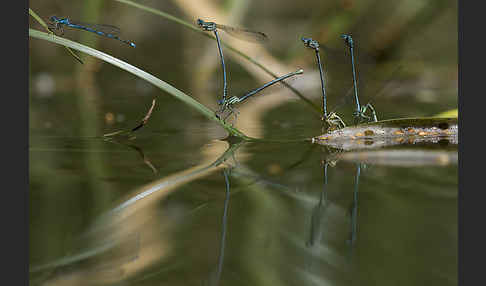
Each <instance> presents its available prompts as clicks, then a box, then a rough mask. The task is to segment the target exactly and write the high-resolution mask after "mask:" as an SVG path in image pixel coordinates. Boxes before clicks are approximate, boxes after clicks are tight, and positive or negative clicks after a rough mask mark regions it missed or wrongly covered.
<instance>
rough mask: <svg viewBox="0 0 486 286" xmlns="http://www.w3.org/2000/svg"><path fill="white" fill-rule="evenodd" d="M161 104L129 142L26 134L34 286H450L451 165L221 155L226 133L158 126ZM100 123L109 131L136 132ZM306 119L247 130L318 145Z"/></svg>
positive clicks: (312, 149)
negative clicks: (209, 136)
mask: <svg viewBox="0 0 486 286" xmlns="http://www.w3.org/2000/svg"><path fill="white" fill-rule="evenodd" d="M56 98H57V99H56ZM129 99H130V98H129V97H128V98H125V99H123V98H122V99H121V100H122V101H124V100H129ZM44 100H46V99H44V98H41V99H33V102H34V103H38V101H44ZM48 100H51V104H58V105H62V104H63V101H65V100H66V101H69V99H62V97H61V96H57V97H56V96H55V97H54V98H52V99H48ZM161 101H163V100H161ZM145 103H146V105H147V106H148V104H149V100H148V99H147V100H145ZM178 104H179V103H178V102H173V103H172V107H173V106H174V105H178ZM113 105H116V103H115V102H114V103H113ZM168 105H169V106H166V107H163V106H160V105H159V106H160V107H158V109H155V111H154V114H153V118H151V120H152V121H150V122H149V124H148V125H147V126H146V127H144V128H142V129H141V130H140V132H139V133H138V134H137V135H136V138H134V139H129V138H117V139H113V140H104V139H103V138H101V137H93V136H91V137H79V136H65V135H64V136H63V135H61V134H62V133H64V134H66V133H69V131H63V130H69V128H66V124H60V123H58V122H56V121H55V120H54V118H55V115H52V118H51V119H52V121H51V119H50V118H49V117H50V116H49V115H46V114H44V115H42V118H43V122H44V125H45V122H51V125H49V124H47V127H46V126H44V127H41V124H40V123H38V125H39V129H38V130H37V131H35V130H34V129H31V136H30V186H31V187H30V193H29V200H30V229H29V233H30V281H31V283H32V285H420V284H424V283H426V284H428V285H456V280H457V188H458V186H457V161H455V160H451V161H447V160H445V161H444V160H442V161H431V162H428V163H418V164H406V163H407V162H408V161H407V160H404V162H403V164H402V165H403V166H400V164H398V166H397V164H389V165H387V164H386V163H385V164H382V163H381V164H373V163H369V162H354V161H345V160H337V161H336V160H331V159H329V158H331V156H330V154H329V152H332V150H331V151H330V150H328V148H325V147H322V146H319V145H316V144H311V143H309V142H295V143H233V142H231V143H233V144H231V145H230V142H227V141H224V140H215V139H213V140H207V139H206V136H207V134H208V133H209V134H213V136H214V137H215V138H223V137H224V133H223V132H222V131H221V130H219V127H217V126H213V125H212V124H209V123H199V124H198V123H196V122H200V121H201V118H200V117H199V116H198V115H197V114H193V113H191V112H190V111H188V116H185V117H184V118H186V119H185V120H187V122H192V123H193V125H192V126H191V125H190V124H189V125H190V126H191V127H186V128H177V125H176V126H175V127H174V126H170V125H171V124H172V122H170V123H166V122H165V123H164V122H162V123H161V124H157V122H158V121H157V120H158V116H160V115H161V113H162V111H161V110H164V109H165V108H170V105H171V103H168ZM144 108H145V106H144ZM289 108H291V107H289ZM297 108H298V107H297ZM100 109H102V108H100ZM139 113H140V115H139V116H138V117H135V118H136V119H132V121H133V122H134V123H135V122H136V120H139V118H141V117H142V116H143V113H144V110H140V112H139ZM242 113H243V111H242ZM36 114H37V113H36ZM135 114H136V113H135ZM286 114H288V113H286ZM102 115H103V114H102V112H100V114H98V116H97V114H96V112H95V113H94V114H93V116H94V117H95V118H99V121H100V122H101V124H100V125H102V126H104V129H103V128H101V129H103V130H105V131H113V130H116V129H117V128H114V127H113V126H125V125H126V126H130V125H135V124H134V123H133V124H132V123H131V122H127V123H126V124H119V125H117V124H116V123H115V124H113V125H109V124H107V123H106V122H108V121H106V118H104V117H103V116H102ZM243 115H244V114H242V117H243ZM115 117H116V115H115ZM181 118H182V117H181ZM181 120H182V119H181ZM103 121H104V122H105V123H104V124H103ZM126 121H130V120H129V119H126ZM274 121H280V123H277V122H274ZM305 121H306V120H305V119H298V118H296V119H295V120H292V121H291V122H289V121H285V120H284V119H275V118H274V119H273V121H272V120H270V121H269V123H268V125H269V126H272V127H270V128H261V127H260V128H257V127H256V126H255V128H254V129H251V128H248V130H246V131H248V133H250V132H253V133H259V134H264V136H266V137H272V136H273V137H274V138H275V137H276V138H282V137H283V138H304V137H306V136H310V135H312V134H316V132H315V130H316V128H315V127H318V124H315V125H316V126H315V127H313V128H307V127H305V126H312V123H309V122H307V123H306V122H305ZM33 125H34V126H35V125H36V124H33ZM57 125H62V126H64V127H63V128H61V127H59V128H57ZM79 125H82V124H76V123H72V124H67V126H70V127H71V128H72V129H74V128H81V129H82V128H83V127H82V126H79ZM275 126H277V127H275ZM311 129H313V130H311ZM318 129H319V128H317V130H318ZM39 130H40V131H39ZM198 130H199V131H198ZM200 130H206V131H207V132H204V134H202V132H201V131H200ZM290 130H291V131H290ZM41 131H42V132H41ZM277 131H278V132H277ZM278 136H281V137H278ZM436 149H440V150H443V151H448V153H447V152H446V154H450V152H451V151H452V152H453V153H454V152H457V145H455V146H454V145H453V146H452V147H447V148H446V149H444V148H436ZM225 152H226V153H225Z"/></svg>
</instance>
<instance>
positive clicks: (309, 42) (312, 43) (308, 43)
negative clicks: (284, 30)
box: [302, 37, 319, 50]
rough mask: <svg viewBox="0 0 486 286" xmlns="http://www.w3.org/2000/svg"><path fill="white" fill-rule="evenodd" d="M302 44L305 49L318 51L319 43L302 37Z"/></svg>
mask: <svg viewBox="0 0 486 286" xmlns="http://www.w3.org/2000/svg"><path fill="white" fill-rule="evenodd" d="M302 42H304V46H306V47H307V48H311V49H314V50H318V49H319V42H317V41H316V40H313V39H311V38H305V37H302Z"/></svg>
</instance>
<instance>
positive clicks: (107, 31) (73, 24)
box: [49, 16, 135, 48]
mask: <svg viewBox="0 0 486 286" xmlns="http://www.w3.org/2000/svg"><path fill="white" fill-rule="evenodd" d="M49 19H50V21H51V23H50V26H51V30H52V31H53V32H55V31H61V34H64V26H67V27H70V28H73V29H80V30H85V31H88V32H92V33H95V34H98V35H100V36H104V37H108V38H111V39H116V40H119V41H121V42H123V43H125V44H127V45H129V46H130V47H134V48H135V44H134V43H133V42H130V41H127V40H123V39H120V38H119V37H118V34H120V29H119V28H118V27H115V26H111V25H102V24H89V23H83V22H78V21H73V20H70V19H69V18H59V17H56V16H51V17H50V18H49Z"/></svg>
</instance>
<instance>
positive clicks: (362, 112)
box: [341, 34, 378, 123]
mask: <svg viewBox="0 0 486 286" xmlns="http://www.w3.org/2000/svg"><path fill="white" fill-rule="evenodd" d="M341 38H343V39H344V42H345V43H346V45H347V46H348V47H349V52H350V54H351V65H352V68H353V87H354V96H355V99H356V110H355V111H354V112H353V116H354V118H355V121H356V123H362V122H363V121H366V122H370V121H374V122H376V121H378V118H377V117H376V112H375V109H374V108H373V106H372V105H371V103H367V104H366V105H364V106H360V105H359V99H358V86H357V84H356V70H355V68H354V43H353V38H352V37H351V35H347V34H343V35H341ZM368 109H369V110H370V111H371V115H370V116H368V115H366V111H368Z"/></svg>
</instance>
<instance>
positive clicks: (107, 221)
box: [31, 140, 429, 285]
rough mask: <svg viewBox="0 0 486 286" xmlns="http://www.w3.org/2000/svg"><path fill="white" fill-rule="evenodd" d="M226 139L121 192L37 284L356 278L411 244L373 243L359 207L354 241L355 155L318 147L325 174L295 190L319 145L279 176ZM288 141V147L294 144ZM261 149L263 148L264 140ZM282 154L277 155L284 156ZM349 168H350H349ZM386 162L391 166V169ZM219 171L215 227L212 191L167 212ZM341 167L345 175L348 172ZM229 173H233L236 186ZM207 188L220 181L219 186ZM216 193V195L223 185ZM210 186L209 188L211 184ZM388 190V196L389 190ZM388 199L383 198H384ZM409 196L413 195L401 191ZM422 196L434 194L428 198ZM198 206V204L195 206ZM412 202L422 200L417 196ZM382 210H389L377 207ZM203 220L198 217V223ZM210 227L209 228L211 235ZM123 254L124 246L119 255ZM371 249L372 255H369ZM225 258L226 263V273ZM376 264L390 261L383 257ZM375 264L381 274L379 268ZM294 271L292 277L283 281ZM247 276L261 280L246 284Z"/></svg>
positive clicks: (339, 282)
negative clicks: (207, 155) (199, 159)
mask: <svg viewBox="0 0 486 286" xmlns="http://www.w3.org/2000/svg"><path fill="white" fill-rule="evenodd" d="M230 141H231V140H229V141H228V143H229V147H228V149H227V150H226V151H225V152H224V153H223V154H222V155H220V156H219V157H218V158H216V159H215V158H214V157H213V158H211V160H208V161H206V162H204V163H201V164H199V165H197V166H195V167H193V168H190V169H187V170H185V171H183V172H178V173H175V174H173V175H170V176H164V177H163V178H161V179H157V180H154V181H153V182H151V183H150V184H147V185H144V186H143V187H141V188H139V189H137V190H135V191H134V192H133V193H132V194H131V195H129V196H128V197H127V198H126V199H125V200H122V201H121V202H119V203H118V204H117V205H116V206H114V207H112V208H111V209H109V211H107V212H106V213H104V214H103V215H101V216H99V217H98V218H97V219H96V221H95V222H94V223H93V224H92V225H91V227H90V228H89V229H88V230H87V231H86V232H85V233H84V234H83V235H80V239H85V240H86V241H90V242H91V243H90V245H91V246H90V247H89V248H87V249H84V250H83V251H82V252H81V253H80V254H78V253H75V254H73V255H69V256H68V257H67V259H65V260H63V261H57V262H56V263H57V264H50V265H47V266H45V268H43V270H46V271H40V270H39V272H38V273H36V276H37V277H40V276H38V275H37V274H41V275H44V276H45V277H41V278H42V279H41V278H39V279H34V275H32V274H33V273H32V270H36V268H34V267H31V275H32V278H31V281H32V282H34V283H35V282H38V281H45V282H46V283H45V284H44V285H87V284H90V283H92V284H93V283H94V284H96V283H98V284H99V285H107V284H108V285H113V284H117V283H127V285H138V284H139V283H140V282H141V281H144V283H148V284H150V282H148V281H150V280H152V281H154V282H155V281H158V282H160V281H161V280H163V281H165V279H167V280H170V281H166V282H168V284H172V285H183V284H184V285H187V284H201V281H202V283H203V284H207V285H221V284H224V282H225V281H226V280H231V279H232V280H231V282H233V283H234V285H236V284H238V285H240V284H241V285H251V284H253V285H296V284H298V285H315V284H326V283H327V284H332V285H350V284H349V283H348V282H350V280H352V279H361V278H362V277H361V276H359V275H360V271H363V272H364V271H370V272H373V271H377V270H376V269H375V268H373V267H374V266H373V265H379V264H380V263H381V262H379V261H378V260H374V258H373V257H374V256H373V255H376V256H380V257H381V256H382V255H384V254H396V255H400V254H401V253H400V252H399V251H409V250H410V249H408V248H400V247H399V248H393V249H392V250H390V248H387V247H388V246H387V245H372V244H367V240H369V238H370V237H371V236H373V234H372V233H373V230H372V229H373V223H374V222H370V220H369V217H368V218H367V217H363V216H361V217H360V224H361V226H363V225H364V227H365V228H366V229H367V232H366V235H361V236H360V243H359V244H357V243H356V242H357V231H358V226H357V222H358V217H357V216H358V191H359V183H360V176H361V171H363V172H364V171H365V169H364V168H365V167H366V165H364V164H362V163H359V162H357V163H354V162H353V163H351V164H352V165H351V166H352V167H353V169H352V174H351V173H349V172H347V169H346V168H347V167H346V166H344V167H345V168H335V167H336V162H337V160H339V159H341V157H339V156H335V155H336V153H331V152H330V151H329V150H326V151H327V152H322V154H323V155H325V156H326V158H324V159H323V160H321V162H322V163H321V165H320V166H319V168H318V172H314V173H315V174H319V178H320V179H319V181H317V180H314V183H315V184H314V185H313V186H311V188H309V189H308V190H306V188H305V187H303V188H301V189H300V190H299V189H298V188H295V187H294V188H293V187H289V186H287V185H294V184H295V180H294V179H295V178H297V179H299V180H301V181H304V180H307V178H308V177H307V176H308V174H310V173H312V172H313V171H317V170H311V169H308V167H306V164H302V163H304V162H306V161H308V159H310V161H312V160H317V158H315V156H313V150H315V146H317V145H315V144H312V145H309V146H308V147H309V149H302V151H304V153H303V154H302V155H301V154H298V157H295V158H292V161H290V162H288V164H286V165H285V166H288V167H286V168H284V170H286V171H289V170H291V172H290V171H289V172H285V175H284V176H282V177H280V178H278V179H275V177H271V176H278V175H275V174H271V176H268V175H267V176H264V175H263V174H262V173H258V172H256V171H255V170H254V169H252V168H250V167H248V166H246V165H245V163H247V161H245V160H244V159H243V158H247V157H245V156H241V154H237V155H238V159H239V160H241V164H240V163H239V162H237V161H236V158H235V157H236V156H235V152H236V151H237V150H238V149H239V148H240V147H241V146H243V145H244V144H245V143H243V142H230ZM112 143H115V144H123V143H120V142H112ZM216 144H220V145H219V147H221V146H223V145H226V143H223V142H218V143H216ZM216 144H215V145H216ZM127 146H128V145H127ZM128 147H130V146H128ZM304 147H307V146H304ZM130 148H132V147H130ZM285 148H286V150H288V149H290V148H288V146H286V147H285ZM324 148H326V147H324ZM133 149H135V150H137V149H136V148H133ZM253 150H255V149H253ZM264 150H265V152H267V150H268V149H264ZM140 151H141V150H140ZM142 153H143V152H142ZM245 155H247V154H245ZM314 155H315V154H314ZM281 158H282V157H279V159H281ZM273 159H274V158H272V160H273ZM293 160H297V161H293ZM394 160H395V159H394ZM233 161H234V163H233ZM343 161H345V160H343ZM344 165H346V164H344ZM299 166H300V167H299ZM347 166H350V165H349V164H348V165H347ZM355 166H356V170H355V169H354V167H355ZM297 167H299V168H297ZM329 167H333V169H332V171H330V170H329ZM312 168H314V167H312ZM314 169H316V168H314ZM377 169H378V168H377ZM343 170H345V172H344V173H343V172H342V171H343ZM380 170H382V171H385V169H380ZM215 171H217V172H218V173H219V172H222V174H223V176H222V177H223V178H224V182H225V188H226V189H225V191H226V192H225V200H224V210H223V211H222V217H221V222H220V223H219V222H218V223H217V224H218V226H217V227H216V228H215V229H213V228H212V227H213V226H212V223H213V222H214V220H215V216H214V212H213V215H208V216H206V217H205V216H204V213H206V211H217V212H218V213H217V216H218V217H220V212H221V211H220V209H219V207H220V206H221V204H220V203H219V204H218V207H217V208H213V209H211V208H208V207H207V206H210V205H211V203H208V200H207V198H204V199H203V201H204V203H203V204H201V203H200V202H198V203H196V204H193V205H192V207H191V208H190V209H186V210H185V211H183V212H182V213H183V215H181V216H179V217H175V218H174V217H171V216H170V214H171V213H170V212H171V209H180V206H181V204H180V203H181V202H184V201H178V200H177V199H175V197H177V196H180V197H179V198H178V199H188V200H194V198H195V199H197V200H200V197H198V196H200V195H201V194H202V193H204V191H203V192H192V193H191V192H177V195H174V196H173V197H171V198H170V199H168V195H169V194H173V191H175V190H178V189H181V187H182V186H184V185H188V184H189V183H194V185H193V186H197V188H196V190H200V189H202V190H203V186H202V185H204V184H207V182H206V183H201V182H204V181H203V180H199V179H201V178H202V177H204V176H207V175H209V174H213V173H214V172H215ZM330 173H332V175H331V176H332V178H328V175H329V174H330ZM279 174H281V173H279ZM343 174H344V176H342V175H343ZM370 175H371V174H370ZM264 177H266V178H264ZM219 178H220V176H218V182H217V184H218V186H219V187H220V188H222V184H221V185H219V184H220V183H222V182H221V181H222V180H221V181H220V179H219ZM230 179H231V180H233V181H232V184H233V190H232V191H231V192H230ZM329 179H330V180H329ZM235 181H237V182H238V186H237V187H235V183H234V182H235ZM339 181H340V182H341V183H343V182H344V186H345V187H343V188H339V185H340V184H341V183H339ZM353 181H354V182H353ZM306 182H307V181H306ZM353 183H354V191H353V200H352V203H351V206H350V208H349V212H347V211H346V209H347V207H346V206H347V205H348V204H349V199H350V197H349V196H350V193H351V192H350V191H351V184H353ZM201 184H202V185H201ZM208 186H209V185H208ZM304 186H305V185H304ZM316 186H319V187H316ZM335 186H337V187H335ZM298 187H300V185H299V186H298ZM211 189H212V190H214V188H213V186H211ZM312 189H313V190H315V191H316V195H312ZM319 190H320V191H319ZM217 191H218V192H220V191H222V190H221V189H219V190H217ZM348 191H349V192H348ZM218 192H216V194H220V193H218ZM317 192H318V195H317ZM208 194H211V193H209V192H208ZM212 194H214V192H213V193H212ZM235 194H238V197H235ZM341 194H344V195H345V197H346V201H345V202H344V203H340V202H339V199H338V197H339V196H341ZM382 194H383V193H379V194H377V195H379V196H381V195H382ZM230 195H232V196H233V198H232V231H231V233H232V235H231V236H230V238H231V239H232V243H229V240H228V239H229V238H228V237H227V233H228V231H227V223H228V214H229V201H230ZM348 195H349V196H348ZM387 195H388V196H392V194H389V193H388V194H387ZM203 196H206V194H204V195H203ZM317 196H318V197H319V198H317ZM393 196H394V194H393ZM383 198H385V199H386V197H383ZM406 199H408V198H404V199H403V200H406ZM247 200H248V201H250V204H248V205H245V203H246V201H247ZM170 201H172V203H170ZM404 202H406V201H404ZM362 203H363V202H362ZM426 203H429V202H427V201H426ZM194 205H198V206H197V207H194ZM389 205H393V204H389ZM414 207H416V206H415V205H414ZM239 208H244V210H245V213H244V215H243V214H242V213H240V214H238V213H239V212H238V209H239ZM310 208H312V215H311V218H310V228H309V227H308V226H307V225H306V224H305V222H308V221H309V217H308V214H307V213H308V210H309V209H310ZM366 209H367V210H371V209H372V208H371V207H370V206H369V205H367V206H366ZM199 210H202V211H201V212H200V211H199ZM374 210H377V208H374ZM385 210H386V211H387V213H388V214H390V216H389V217H391V218H393V215H397V214H398V215H401V213H400V209H398V210H395V209H393V207H390V209H386V208H385ZM419 210H420V209H419ZM196 211H198V216H194V215H193V214H194V213H196ZM381 211H384V210H383V209H381ZM206 214H207V213H206ZM199 215H201V216H199ZM407 215H408V214H407ZM424 217H425V216H424ZM420 218H422V217H420ZM398 219H400V216H398ZM407 219H408V217H407ZM194 220H199V221H197V222H196V221H194ZM191 221H192V222H191ZM218 221H220V219H218ZM416 221H418V220H416ZM201 222H202V224H200V223H201ZM349 222H350V226H349ZM379 223H381V224H382V225H383V224H386V223H390V226H387V228H392V227H393V226H394V225H395V222H394V221H393V222H389V221H388V220H387V218H384V219H383V220H382V221H379ZM195 226H196V227H195ZM181 229H182V230H184V229H186V231H187V232H186V233H185V232H182V231H181ZM205 234H207V235H208V236H207V238H206V239H205V238H204V235H205ZM195 235H197V236H198V239H199V241H200V245H194V241H193V239H192V236H195ZM375 235H378V234H375ZM130 237H131V238H130ZM188 237H189V239H188ZM214 237H219V244H218V247H217V249H218V250H216V251H218V252H219V253H218V254H217V255H218V259H217V262H216V260H215V253H216V251H214V253H213V252H211V245H212V244H213V243H217V242H216V241H217V240H218V239H214ZM408 239H411V238H408ZM412 239H413V237H412ZM227 240H228V241H227ZM93 242H96V245H97V246H99V247H98V248H97V247H95V246H93V245H95V244H94V243H93ZM110 242H111V244H110ZM394 243H395V244H398V245H399V244H400V243H402V241H401V240H397V241H395V242H394ZM103 245H104V247H103ZM358 245H359V247H360V248H359V253H360V255H355V257H353V255H352V254H353V252H355V253H357V252H358V248H357V246H358ZM370 249H371V250H370ZM204 250H209V253H208V254H207V255H205V254H204ZM367 252H368V253H367ZM108 253H112V255H111V256H110V255H108ZM123 253H125V254H124V255H122V254H123ZM201 253H203V254H201ZM365 253H367V254H366V255H365ZM233 255H234V256H233ZM347 257H348V258H349V257H353V259H352V261H351V260H346V258H347ZM224 263H226V265H225V266H224V269H225V277H224V278H223V277H222V270H223V265H224ZM373 263H374V264H373ZM194 265H196V266H197V268H195V267H194ZM369 265H371V266H369ZM353 266H357V267H358V268H354V269H356V270H359V271H355V272H353V271H354V270H353V269H352V268H353ZM379 266H380V267H385V268H386V266H384V265H383V266H381V265H379ZM206 267H207V268H206ZM197 269H199V270H197ZM37 270H38V269H37ZM190 271H193V272H190ZM415 271H418V270H417V269H416V270H415ZM181 273H191V275H190V277H186V276H183V275H182V274H181ZM373 273H374V274H375V275H377V274H376V273H378V272H373ZM243 274H244V275H248V276H249V277H250V278H248V277H244V278H242V279H241V280H238V279H235V277H238V276H239V277H243ZM184 275H185V274H184ZM380 275H381V274H380ZM383 275H386V274H383ZM181 277H184V279H183V282H189V281H186V280H190V282H191V283H181V280H179V279H181ZM232 277H233V278H232ZM267 277H274V279H275V281H274V282H275V283H267V282H268V281H266V280H265V279H266V278H267ZM288 278H290V280H288V281H287V280H286V279H288ZM244 279H247V280H244ZM252 279H255V280H252ZM380 279H382V278H380ZM222 280H225V281H222ZM383 280H385V279H383ZM250 281H251V282H254V281H256V282H255V283H250ZM169 282H170V283H169ZM192 282H194V283H192ZM238 282H239V283H238ZM297 282H298V283H297ZM35 284H37V283H35ZM156 284H157V283H153V284H151V285H156ZM364 284H367V285H371V284H369V283H363V285H364ZM392 284H393V283H392Z"/></svg>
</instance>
